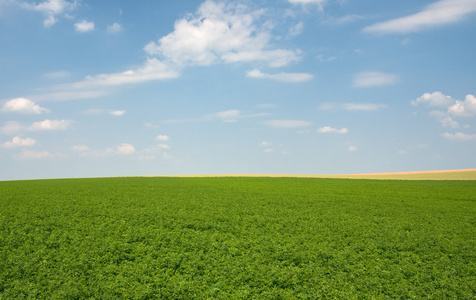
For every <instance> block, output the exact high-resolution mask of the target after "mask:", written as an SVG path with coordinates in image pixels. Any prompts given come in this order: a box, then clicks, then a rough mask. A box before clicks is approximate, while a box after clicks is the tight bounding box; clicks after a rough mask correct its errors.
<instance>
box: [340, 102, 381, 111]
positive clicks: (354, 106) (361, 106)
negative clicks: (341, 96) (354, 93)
mask: <svg viewBox="0 0 476 300" xmlns="http://www.w3.org/2000/svg"><path fill="white" fill-rule="evenodd" d="M342 107H343V108H344V109H345V110H379V109H381V108H386V107H387V105H385V104H375V103H345V104H343V105H342Z"/></svg>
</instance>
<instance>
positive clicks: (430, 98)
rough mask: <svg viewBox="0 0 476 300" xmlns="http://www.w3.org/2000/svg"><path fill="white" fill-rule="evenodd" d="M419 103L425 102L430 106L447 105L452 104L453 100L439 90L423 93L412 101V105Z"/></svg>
mask: <svg viewBox="0 0 476 300" xmlns="http://www.w3.org/2000/svg"><path fill="white" fill-rule="evenodd" d="M420 103H422V104H427V105H428V106H430V107H448V106H450V105H452V104H454V103H455V100H454V99H452V98H451V97H450V96H446V95H444V94H443V93H441V92H433V93H424V94H423V95H422V96H421V97H418V98H417V99H416V100H415V101H412V105H418V104H420Z"/></svg>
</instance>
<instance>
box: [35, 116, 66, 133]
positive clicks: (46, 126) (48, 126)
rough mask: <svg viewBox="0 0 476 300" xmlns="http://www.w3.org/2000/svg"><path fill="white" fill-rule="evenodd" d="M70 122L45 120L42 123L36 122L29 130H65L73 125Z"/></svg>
mask: <svg viewBox="0 0 476 300" xmlns="http://www.w3.org/2000/svg"><path fill="white" fill-rule="evenodd" d="M71 122H72V121H70V120H49V119H47V120H44V121H41V122H34V123H33V124H32V125H31V126H30V127H29V128H28V130H31V131H39V130H65V129H67V128H68V126H69V125H70V124H71Z"/></svg>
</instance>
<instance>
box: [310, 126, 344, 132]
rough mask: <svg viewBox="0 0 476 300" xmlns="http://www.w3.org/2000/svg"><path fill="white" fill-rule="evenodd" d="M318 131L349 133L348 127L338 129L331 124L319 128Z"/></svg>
mask: <svg viewBox="0 0 476 300" xmlns="http://www.w3.org/2000/svg"><path fill="white" fill-rule="evenodd" d="M317 132H319V133H347V132H348V129H347V128H342V129H337V128H332V127H330V126H324V127H321V128H319V129H318V130H317Z"/></svg>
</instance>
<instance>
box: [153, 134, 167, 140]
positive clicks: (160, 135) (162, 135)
mask: <svg viewBox="0 0 476 300" xmlns="http://www.w3.org/2000/svg"><path fill="white" fill-rule="evenodd" d="M156 139H157V140H158V141H168V140H170V137H169V136H167V135H164V134H159V135H158V136H156Z"/></svg>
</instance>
